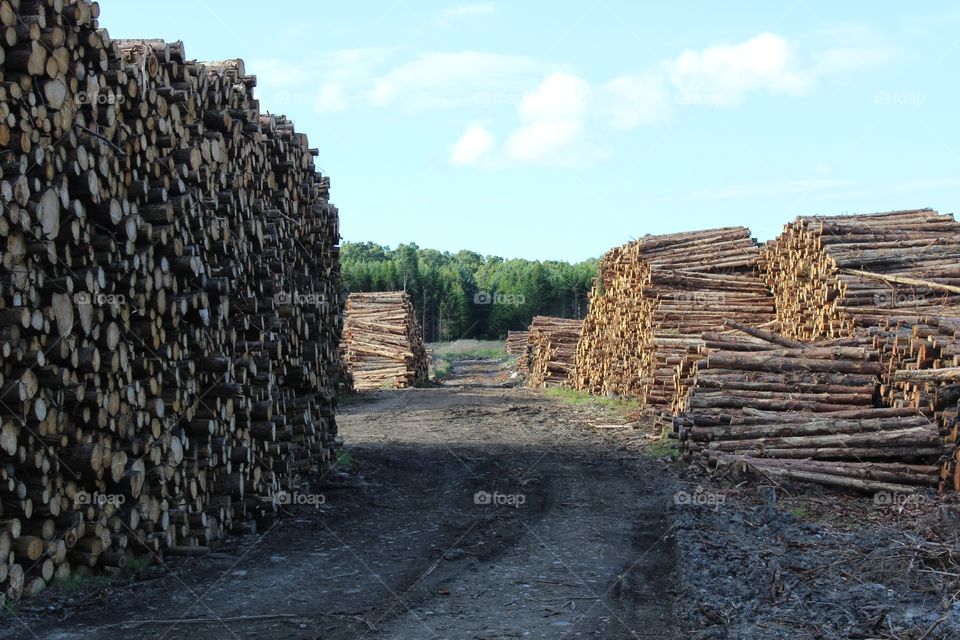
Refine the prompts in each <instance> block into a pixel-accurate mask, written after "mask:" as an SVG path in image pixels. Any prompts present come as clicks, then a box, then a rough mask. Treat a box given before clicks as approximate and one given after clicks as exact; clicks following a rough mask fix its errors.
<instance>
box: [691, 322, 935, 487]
mask: <svg viewBox="0 0 960 640" xmlns="http://www.w3.org/2000/svg"><path fill="white" fill-rule="evenodd" d="M750 333H753V334H755V335H754V337H756V336H762V335H764V332H763V331H762V330H761V331H757V330H751V331H750ZM708 337H709V338H711V339H712V340H713V341H715V342H723V343H725V344H727V345H730V346H732V347H734V348H732V349H729V350H725V351H710V352H709V355H707V357H706V358H704V359H702V360H700V361H699V362H697V363H696V364H695V365H693V366H692V367H690V374H689V375H690V376H691V377H690V379H688V380H685V381H684V382H686V383H687V385H688V386H687V387H686V389H687V391H686V395H685V397H684V404H683V406H682V407H680V410H681V413H680V415H678V416H677V417H675V418H674V428H675V432H676V435H677V436H678V437H679V438H680V440H681V441H682V442H683V445H684V449H685V450H686V451H687V452H688V453H689V454H690V455H691V456H693V457H695V458H697V459H699V460H700V461H701V462H703V463H706V464H708V465H711V466H714V465H715V466H719V467H727V466H731V465H733V466H735V467H736V466H747V467H749V468H751V469H754V470H756V471H760V472H762V473H764V474H766V475H772V476H776V477H784V478H792V479H795V480H801V481H806V482H815V483H818V484H824V485H830V486H837V487H846V488H853V489H860V490H865V491H899V492H908V491H913V490H915V489H916V488H917V487H921V486H937V485H938V483H939V481H940V469H941V466H940V465H941V461H942V459H943V457H944V456H947V455H949V454H950V452H951V451H952V449H953V446H952V445H951V444H950V443H947V442H945V441H944V439H943V437H942V435H941V433H940V429H939V427H938V425H937V423H936V422H935V421H933V420H931V419H930V418H928V417H926V416H924V415H922V414H920V413H919V412H918V411H917V408H916V407H908V406H900V407H880V408H878V407H876V406H875V405H876V404H878V402H879V400H880V397H879V393H878V390H879V385H880V376H881V374H882V373H883V372H884V370H885V367H884V364H883V363H881V362H880V361H879V351H878V350H876V349H874V348H873V347H872V346H864V345H865V344H869V341H870V338H868V337H866V336H862V335H861V336H859V337H855V338H852V339H848V340H843V341H832V342H830V343H826V342H823V343H819V344H817V343H815V344H809V345H803V346H800V347H796V346H787V347H784V345H783V344H777V343H776V342H787V343H788V344H789V340H784V339H783V338H782V337H780V336H776V335H775V334H769V335H768V337H769V339H768V340H767V344H766V346H764V345H763V344H762V342H761V341H760V340H758V339H754V340H749V341H748V340H742V341H738V340H737V339H735V338H734V337H733V336H725V340H718V338H720V336H713V335H710V336H708ZM771 340H773V341H771ZM774 341H775V342H774ZM838 342H840V344H838ZM738 346H739V348H737V347H738ZM680 375H681V374H680V371H679V370H678V380H679V378H680Z"/></svg>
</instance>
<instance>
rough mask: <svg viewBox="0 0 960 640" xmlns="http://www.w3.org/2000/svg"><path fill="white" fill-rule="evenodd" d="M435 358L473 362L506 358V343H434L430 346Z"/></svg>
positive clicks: (461, 341) (470, 341)
mask: <svg viewBox="0 0 960 640" xmlns="http://www.w3.org/2000/svg"><path fill="white" fill-rule="evenodd" d="M430 351H431V352H432V353H433V357H434V358H436V357H438V356H442V357H444V358H445V359H447V360H471V359H474V358H492V359H499V358H506V355H507V352H506V351H504V343H503V342H501V341H499V340H454V341H453V342H434V343H432V344H431V345H430Z"/></svg>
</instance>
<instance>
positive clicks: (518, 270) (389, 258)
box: [340, 242, 597, 342]
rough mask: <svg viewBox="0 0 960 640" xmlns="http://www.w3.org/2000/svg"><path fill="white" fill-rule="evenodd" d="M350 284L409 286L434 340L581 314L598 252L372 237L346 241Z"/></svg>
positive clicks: (352, 287)
mask: <svg viewBox="0 0 960 640" xmlns="http://www.w3.org/2000/svg"><path fill="white" fill-rule="evenodd" d="M340 258H341V269H342V273H343V279H344V284H345V286H346V288H347V290H348V291H351V292H354V291H402V290H405V291H409V292H410V295H411V297H412V298H413V304H414V307H415V308H416V310H417V317H418V319H419V320H420V324H421V326H422V327H423V334H424V339H425V340H427V341H429V342H436V341H445V340H457V339H460V338H478V339H501V338H503V337H504V336H506V333H507V331H508V330H519V329H525V328H526V327H527V326H528V325H529V324H530V320H531V319H532V318H533V316H535V315H548V316H557V317H561V318H582V317H583V316H584V315H585V314H586V312H587V294H588V292H589V291H590V287H591V284H592V282H593V276H594V274H595V273H596V270H597V260H596V259H590V260H586V261H584V262H578V263H576V264H571V263H568V262H563V261H558V260H544V261H538V260H523V259H510V260H505V259H504V258H501V257H498V256H482V255H480V254H479V253H476V252H474V251H458V252H456V253H449V252H446V251H437V250H435V249H421V248H420V247H418V246H417V245H416V244H412V243H411V244H401V245H399V246H398V247H397V248H396V249H391V248H389V247H386V246H383V245H379V244H376V243H373V242H347V243H344V245H343V247H341V253H340Z"/></svg>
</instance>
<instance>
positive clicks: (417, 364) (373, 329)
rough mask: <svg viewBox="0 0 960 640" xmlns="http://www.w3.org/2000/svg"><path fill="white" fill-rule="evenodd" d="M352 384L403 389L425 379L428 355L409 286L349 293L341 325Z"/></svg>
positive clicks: (365, 387) (418, 383) (362, 388)
mask: <svg viewBox="0 0 960 640" xmlns="http://www.w3.org/2000/svg"><path fill="white" fill-rule="evenodd" d="M343 340H344V343H345V345H346V356H345V360H346V363H347V368H348V371H349V375H350V379H351V381H352V383H353V388H354V389H356V390H358V391H363V390H368V389H384V388H387V389H402V388H404V387H413V386H416V385H420V384H424V383H425V382H426V381H427V376H428V366H429V359H428V358H427V351H426V349H425V348H424V346H423V338H422V335H421V333H420V324H419V323H418V322H417V316H416V313H414V309H413V303H412V302H411V300H410V294H409V293H407V292H406V291H384V292H378V293H351V294H350V295H349V296H348V297H347V309H346V319H345V324H344V329H343Z"/></svg>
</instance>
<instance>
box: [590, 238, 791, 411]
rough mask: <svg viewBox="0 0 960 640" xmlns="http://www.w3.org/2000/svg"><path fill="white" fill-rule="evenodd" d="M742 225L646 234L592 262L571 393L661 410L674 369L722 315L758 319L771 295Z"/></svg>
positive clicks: (766, 316) (770, 313)
mask: <svg viewBox="0 0 960 640" xmlns="http://www.w3.org/2000/svg"><path fill="white" fill-rule="evenodd" d="M759 256H760V250H759V247H757V245H756V243H755V242H754V241H753V239H752V238H751V237H750V231H749V230H748V229H746V228H744V227H730V228H723V229H711V230H706V231H696V232H687V233H679V234H671V235H665V236H649V237H646V238H642V239H640V240H637V241H634V242H632V243H630V244H627V245H625V246H623V247H618V248H616V249H613V250H612V251H610V252H608V253H607V254H606V255H605V256H604V257H603V259H602V260H601V262H600V265H599V273H598V277H597V280H596V282H595V284H594V289H593V291H592V292H591V296H590V308H589V311H588V313H587V318H586V320H585V321H584V329H583V334H582V338H581V340H580V344H579V345H578V346H577V362H576V371H575V374H574V376H573V378H572V380H573V384H574V386H575V387H576V388H577V389H580V390H582V391H588V392H590V393H594V394H600V395H618V396H626V397H633V398H639V399H640V400H641V401H642V403H644V404H647V405H652V406H654V407H656V408H660V409H669V407H670V405H671V403H672V401H673V398H674V387H673V377H674V372H675V370H676V367H677V366H678V365H679V364H680V362H681V360H682V359H683V356H684V355H685V354H686V353H687V352H688V350H689V349H690V348H691V347H695V346H696V345H697V344H699V342H700V335H701V334H702V333H703V332H704V331H710V330H719V329H721V328H722V327H723V323H724V321H725V320H735V321H739V322H743V323H746V324H749V325H762V324H765V323H768V322H770V321H772V320H773V318H774V308H773V299H772V298H771V296H770V294H769V291H768V290H767V288H766V286H765V285H764V283H763V281H762V280H761V279H760V278H759V272H758V270H757V269H758V264H759Z"/></svg>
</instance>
